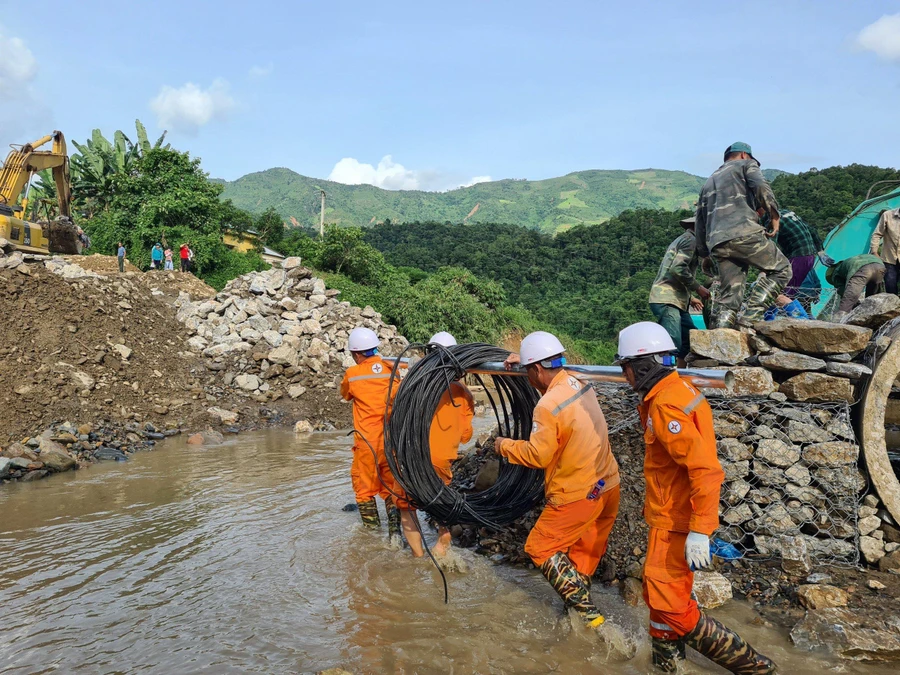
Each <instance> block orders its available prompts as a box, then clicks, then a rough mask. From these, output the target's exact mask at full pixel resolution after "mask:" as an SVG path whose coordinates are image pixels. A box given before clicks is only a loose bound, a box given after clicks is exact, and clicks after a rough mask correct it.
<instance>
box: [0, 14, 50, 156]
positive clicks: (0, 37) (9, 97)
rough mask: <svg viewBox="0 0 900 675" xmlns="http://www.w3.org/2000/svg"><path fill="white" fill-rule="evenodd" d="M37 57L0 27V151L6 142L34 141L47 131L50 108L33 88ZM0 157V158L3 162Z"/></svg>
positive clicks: (20, 41) (4, 150)
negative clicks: (0, 99) (0, 102)
mask: <svg viewBox="0 0 900 675" xmlns="http://www.w3.org/2000/svg"><path fill="white" fill-rule="evenodd" d="M37 74H38V64H37V59H35V57H34V54H32V53H31V50H30V49H29V48H28V45H26V44H25V42H24V41H23V40H22V39H21V38H17V37H8V36H7V35H5V34H4V33H3V32H2V30H0V98H2V100H3V103H2V104H0V137H2V138H0V153H2V154H3V156H5V154H6V148H7V145H8V144H9V143H25V142H27V141H31V140H34V139H33V138H31V136H32V135H36V134H40V133H47V131H49V129H47V130H44V131H43V132H42V130H43V129H44V128H45V127H47V126H48V125H49V124H50V117H51V116H50V111H49V110H48V108H47V106H46V105H45V104H44V103H43V102H42V101H41V100H40V97H39V96H38V94H37V92H36V91H35V90H34V86H33V85H34V81H35V79H36V78H37ZM2 159H3V157H0V161H2Z"/></svg>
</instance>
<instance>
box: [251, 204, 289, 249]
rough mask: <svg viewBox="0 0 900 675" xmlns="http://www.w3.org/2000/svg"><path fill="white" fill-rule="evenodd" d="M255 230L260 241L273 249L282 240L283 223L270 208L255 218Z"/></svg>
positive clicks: (276, 247)
mask: <svg viewBox="0 0 900 675" xmlns="http://www.w3.org/2000/svg"><path fill="white" fill-rule="evenodd" d="M255 229H256V231H257V232H258V233H259V238H260V240H261V241H262V242H263V243H264V244H265V245H266V246H269V247H271V248H274V249H276V250H277V249H278V247H279V246H281V242H282V241H283V240H284V221H283V220H282V218H281V216H280V215H278V211H276V210H275V209H273V208H272V207H271V206H270V207H269V208H267V209H266V210H265V211H263V212H262V213H261V214H259V215H258V216H257V217H256V223H255Z"/></svg>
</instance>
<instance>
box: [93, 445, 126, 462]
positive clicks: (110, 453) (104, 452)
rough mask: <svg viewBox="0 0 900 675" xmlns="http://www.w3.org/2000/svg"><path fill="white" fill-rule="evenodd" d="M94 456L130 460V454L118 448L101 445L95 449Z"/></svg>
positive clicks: (114, 460)
mask: <svg viewBox="0 0 900 675" xmlns="http://www.w3.org/2000/svg"><path fill="white" fill-rule="evenodd" d="M94 458H95V459H97V460H107V461H113V462H125V461H127V460H128V455H126V454H125V453H124V452H122V451H121V450H119V449H118V448H109V447H101V448H97V450H95V451H94Z"/></svg>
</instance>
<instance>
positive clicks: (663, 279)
mask: <svg viewBox="0 0 900 675" xmlns="http://www.w3.org/2000/svg"><path fill="white" fill-rule="evenodd" d="M695 222H696V218H693V217H692V218H685V219H684V220H682V221H681V226H682V227H683V228H684V234H682V235H681V236H680V237H678V238H677V239H675V241H673V242H672V243H671V244H669V248H667V249H666V254H665V255H664V256H663V259H662V264H660V266H659V273H658V274H657V275H656V281H654V282H653V286H651V288H650V311H651V312H653V316H655V317H656V322H657V323H658V324H659V325H661V326H662V327H663V328H665V329H666V332H667V333H668V334H669V335H670V336H671V337H672V342H674V343H675V347H676V348H677V349H678V359H679V361H680V363H679V365H682V366H683V365H684V361H683V359H684V357H685V356H686V355H687V353H688V352H689V351H690V338H689V334H690V330H691V329H692V328H693V327H694V322H693V321H692V320H691V315H690V314H689V312H688V307H691V306H692V307H694V308H695V309H698V310H702V309H703V302H702V300H699V299H697V298H692V297H691V292H692V291H693V292H695V293H697V295H699V296H700V297H701V298H704V299H706V298H709V291H708V290H707V289H706V288H705V287H704V286H702V285H701V284H700V283H699V282H698V281H697V280H696V279H695V278H694V277H695V275H696V274H697V262H698V260H697V252H696V239H695V237H694V224H695Z"/></svg>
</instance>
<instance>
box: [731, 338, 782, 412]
mask: <svg viewBox="0 0 900 675" xmlns="http://www.w3.org/2000/svg"><path fill="white" fill-rule="evenodd" d="M718 330H727V329H724V328H719V329H718ZM731 373H732V375H733V376H734V384H733V386H732V389H731V393H732V394H733V395H734V396H768V395H769V394H771V393H772V392H774V391H775V390H776V389H777V388H778V385H776V384H775V382H774V380H773V379H772V373H770V372H769V371H768V370H766V369H765V368H751V367H740V368H732V369H731Z"/></svg>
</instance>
